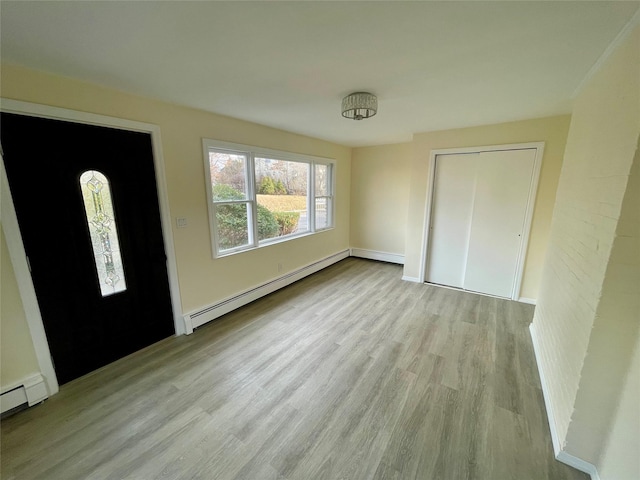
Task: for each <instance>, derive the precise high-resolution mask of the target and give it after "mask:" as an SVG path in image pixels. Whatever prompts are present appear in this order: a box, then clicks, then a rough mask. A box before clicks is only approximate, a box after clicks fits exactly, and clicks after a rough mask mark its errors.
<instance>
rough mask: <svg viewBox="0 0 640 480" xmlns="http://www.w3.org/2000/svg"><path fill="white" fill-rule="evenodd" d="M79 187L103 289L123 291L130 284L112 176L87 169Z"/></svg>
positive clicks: (116, 291) (106, 293)
mask: <svg viewBox="0 0 640 480" xmlns="http://www.w3.org/2000/svg"><path fill="white" fill-rule="evenodd" d="M80 190H81V191H82V199H83V200H84V210H85V214H86V216H87V224H88V226H89V235H90V237H91V246H92V248H93V255H94V260H95V263H96V269H97V271H98V282H99V284H100V292H101V294H102V296H103V297H106V296H107V295H113V294H114V293H118V292H122V291H124V290H126V289H127V285H126V282H125V279H124V268H123V266H122V258H121V256H120V242H119V240H118V231H117V229H116V221H115V214H114V212H113V204H112V201H111V189H110V188H109V180H107V177H105V176H104V175H103V174H102V173H100V172H98V171H95V170H88V171H86V172H84V173H83V174H82V175H81V176H80Z"/></svg>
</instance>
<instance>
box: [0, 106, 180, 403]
mask: <svg viewBox="0 0 640 480" xmlns="http://www.w3.org/2000/svg"><path fill="white" fill-rule="evenodd" d="M0 111H2V112H6V113H17V114H21V115H28V116H33V117H40V118H49V119H54V120H64V121H70V122H76V123H83V124H88V125H98V126H103V127H111V128H119V129H122V130H129V131H134V132H143V133H149V134H151V144H152V149H153V163H154V167H155V173H156V185H157V189H158V204H159V207H160V220H161V224H162V237H163V240H164V248H165V253H166V256H167V273H168V276H169V293H170V295H171V305H172V308H173V322H174V327H175V333H176V335H182V334H184V333H185V324H184V319H183V317H182V304H181V300H180V285H179V283H178V269H177V264H176V255H175V248H174V244H173V232H172V228H171V227H172V222H171V214H170V211H169V197H168V194H167V182H166V176H165V168H164V159H163V156H162V142H161V138H160V127H159V126H157V125H153V124H149V123H142V122H138V121H135V120H126V119H122V118H117V117H109V116H105V115H97V114H93V113H86V112H79V111H76V110H68V109H64V108H58V107H50V106H48V105H40V104H35V103H29V102H22V101H18V100H11V99H6V98H0ZM0 177H1V184H0V189H1V193H2V199H1V202H2V212H1V213H0V219H1V221H2V229H3V231H4V234H5V238H6V240H7V248H8V250H9V256H10V258H11V263H12V265H13V269H14V271H15V275H16V282H17V283H18V290H19V292H20V298H21V300H22V304H23V307H24V311H25V316H26V318H27V324H28V326H29V331H30V332H31V339H32V341H33V346H34V348H35V351H36V357H37V360H38V366H39V367H40V370H41V373H42V375H43V377H44V379H45V383H46V385H47V390H48V392H49V396H51V395H54V394H56V393H57V392H58V390H59V385H58V379H57V376H56V373H55V370H54V368H53V362H52V359H51V352H50V350H49V344H48V342H47V336H46V333H45V330H44V324H43V323H42V315H41V313H40V308H39V306H38V301H37V298H36V292H35V288H34V285H33V280H32V278H31V273H30V272H29V267H28V264H27V256H26V253H25V249H24V243H23V242H22V236H21V234H20V229H19V227H18V219H17V215H16V211H15V207H14V203H13V197H12V196H11V191H10V189H9V182H8V179H7V176H6V171H5V167H4V158H3V159H2V162H1V165H0Z"/></svg>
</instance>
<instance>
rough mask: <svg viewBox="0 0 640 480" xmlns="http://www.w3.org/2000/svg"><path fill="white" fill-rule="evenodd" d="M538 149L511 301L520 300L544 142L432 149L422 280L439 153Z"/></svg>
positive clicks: (427, 254) (422, 254)
mask: <svg viewBox="0 0 640 480" xmlns="http://www.w3.org/2000/svg"><path fill="white" fill-rule="evenodd" d="M526 149H535V150H536V154H535V160H534V164H533V174H532V176H531V183H530V184H529V195H528V200H527V208H526V212H525V218H524V229H523V232H522V241H521V244H520V249H519V251H518V260H517V269H516V275H515V282H514V283H513V289H512V291H511V300H519V299H520V288H521V286H522V276H523V273H524V263H525V259H526V256H527V247H528V245H529V236H530V233H531V221H532V220H533V211H534V206H535V203H536V194H537V192H538V181H539V179H540V170H541V167H542V155H543V154H544V142H529V143H513V144H505V145H485V146H480V147H462V148H446V149H437V150H431V152H430V154H429V166H428V178H427V198H426V202H425V213H424V218H425V222H424V226H425V227H424V231H423V232H422V249H421V252H420V276H419V280H420V282H421V283H424V282H425V281H426V275H427V265H428V262H429V249H430V240H431V222H432V220H433V216H432V214H433V207H434V199H433V196H434V190H435V189H434V187H435V182H436V174H435V167H436V157H437V156H438V155H451V154H465V153H482V152H495V151H505V150H526Z"/></svg>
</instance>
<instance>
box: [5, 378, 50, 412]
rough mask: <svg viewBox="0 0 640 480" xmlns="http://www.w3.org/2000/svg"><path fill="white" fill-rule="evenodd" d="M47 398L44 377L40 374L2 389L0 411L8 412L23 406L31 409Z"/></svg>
mask: <svg viewBox="0 0 640 480" xmlns="http://www.w3.org/2000/svg"><path fill="white" fill-rule="evenodd" d="M47 398H49V393H48V392H47V385H46V384H45V383H44V377H43V376H42V375H40V374H36V375H31V376H30V377H27V378H25V379H24V380H22V381H20V382H16V383H14V384H11V385H7V386H6V387H3V388H2V394H0V411H1V412H2V413H4V412H8V411H9V410H13V409H14V408H17V407H19V406H21V405H24V404H27V405H29V406H30V407H31V406H33V405H35V404H37V403H40V402H42V401H43V400H46V399H47Z"/></svg>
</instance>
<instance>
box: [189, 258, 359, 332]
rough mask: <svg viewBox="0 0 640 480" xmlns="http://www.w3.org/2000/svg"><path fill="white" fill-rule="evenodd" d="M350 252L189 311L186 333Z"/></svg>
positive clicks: (328, 264) (337, 260)
mask: <svg viewBox="0 0 640 480" xmlns="http://www.w3.org/2000/svg"><path fill="white" fill-rule="evenodd" d="M349 254H350V252H349V250H343V251H342V252H338V253H336V254H333V255H331V256H329V257H326V258H323V259H322V260H318V261H317V262H314V263H310V264H309V265H306V266H304V267H302V268H299V269H297V270H294V271H293V272H289V273H287V274H286V275H283V276H281V277H278V278H276V279H274V280H271V281H269V282H266V283H263V284H262V285H259V286H257V287H254V288H252V289H250V290H247V291H244V292H242V293H240V294H238V295H234V296H233V297H230V298H227V299H225V300H222V301H221V302H218V303H216V304H213V305H209V306H207V307H205V308H202V309H200V310H198V311H196V312H191V313H188V314H186V315H185V316H184V317H183V318H184V325H185V330H186V334H187V335H189V334H191V333H193V330H194V329H195V328H198V327H200V326H202V325H204V324H205V323H208V322H210V321H211V320H214V319H216V318H218V317H221V316H222V315H224V314H226V313H229V312H231V311H233V310H235V309H237V308H240V307H242V306H244V305H247V304H248V303H251V302H253V301H254V300H257V299H258V298H260V297H264V296H265V295H268V294H270V293H273V292H275V291H276V290H280V289H281V288H284V287H286V286H287V285H291V284H292V283H294V282H297V281H298V280H300V279H302V278H304V277H306V276H309V275H311V274H312V273H316V272H319V271H320V270H322V269H323V268H327V267H328V266H330V265H333V264H334V263H337V262H339V261H340V260H343V259H345V258H347V257H348V256H349Z"/></svg>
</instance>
